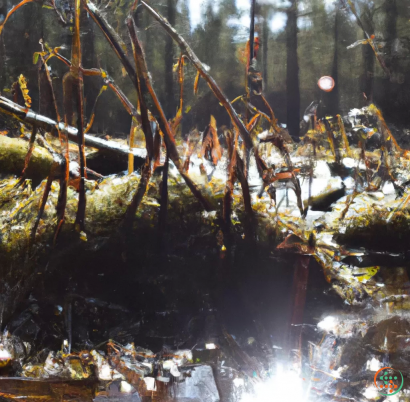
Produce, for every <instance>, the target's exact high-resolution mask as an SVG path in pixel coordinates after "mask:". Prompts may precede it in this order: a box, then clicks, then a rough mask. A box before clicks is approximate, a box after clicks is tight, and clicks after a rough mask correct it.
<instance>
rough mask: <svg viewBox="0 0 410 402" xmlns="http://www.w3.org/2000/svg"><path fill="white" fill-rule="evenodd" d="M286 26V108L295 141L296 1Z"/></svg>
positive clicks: (297, 112)
mask: <svg viewBox="0 0 410 402" xmlns="http://www.w3.org/2000/svg"><path fill="white" fill-rule="evenodd" d="M287 14H288V21H287V24H286V44H287V65H286V88H287V92H286V106H287V126H288V130H289V134H290V135H291V136H292V137H293V138H294V139H297V138H298V136H299V120H300V89H299V65H298V37H297V34H298V25H297V0H292V5H291V7H290V8H289V10H288V12H287Z"/></svg>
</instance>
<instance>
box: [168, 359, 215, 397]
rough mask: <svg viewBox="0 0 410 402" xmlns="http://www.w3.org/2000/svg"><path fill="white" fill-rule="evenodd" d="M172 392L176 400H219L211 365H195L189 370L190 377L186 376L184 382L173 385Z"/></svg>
mask: <svg viewBox="0 0 410 402" xmlns="http://www.w3.org/2000/svg"><path fill="white" fill-rule="evenodd" d="M172 392H173V393H174V395H173V397H174V398H176V400H177V401H178V402H219V401H220V397H219V392H218V389H217V387H216V383H215V378H214V374H213V371H212V367H211V366H199V367H195V368H194V369H193V370H192V372H191V377H187V378H186V380H185V382H183V383H180V384H177V385H175V387H174V389H173V391H172ZM172 392H171V393H172Z"/></svg>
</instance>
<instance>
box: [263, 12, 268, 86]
mask: <svg viewBox="0 0 410 402" xmlns="http://www.w3.org/2000/svg"><path fill="white" fill-rule="evenodd" d="M262 30H263V32H262V34H263V40H262V63H263V68H262V74H263V85H264V86H265V90H267V88H268V41H269V27H268V10H267V8H266V7H265V9H264V15H263V26H262Z"/></svg>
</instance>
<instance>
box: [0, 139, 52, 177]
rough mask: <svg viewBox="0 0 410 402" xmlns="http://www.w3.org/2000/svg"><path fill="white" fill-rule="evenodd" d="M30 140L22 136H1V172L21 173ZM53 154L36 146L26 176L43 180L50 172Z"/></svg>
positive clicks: (18, 174)
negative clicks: (25, 139)
mask: <svg viewBox="0 0 410 402" xmlns="http://www.w3.org/2000/svg"><path fill="white" fill-rule="evenodd" d="M28 145H29V144H28V142H27V141H24V140H23V139H20V138H9V137H6V136H3V135H1V136H0V172H1V173H6V174H15V175H17V176H20V175H21V172H22V170H23V168H24V162H25V158H26V154H27V149H28ZM53 163H54V159H53V156H52V155H51V154H50V153H49V152H48V151H47V150H46V149H45V148H42V147H39V146H35V147H34V149H33V153H32V155H31V159H30V163H29V165H28V167H27V170H26V172H25V176H26V177H27V178H30V179H32V180H34V181H37V180H42V179H44V178H45V177H47V176H48V175H49V173H50V169H51V166H52V165H53Z"/></svg>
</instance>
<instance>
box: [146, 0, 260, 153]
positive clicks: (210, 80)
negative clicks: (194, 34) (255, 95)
mask: <svg viewBox="0 0 410 402" xmlns="http://www.w3.org/2000/svg"><path fill="white" fill-rule="evenodd" d="M141 4H142V5H143V6H144V7H145V9H146V10H147V11H148V12H149V13H150V14H151V16H152V17H153V18H154V19H155V20H157V21H158V22H159V23H160V24H161V26H162V27H163V28H164V30H165V31H166V32H167V33H168V34H169V35H170V36H171V37H172V39H174V41H175V42H176V43H177V44H178V45H179V47H180V48H181V50H182V52H184V53H185V54H186V55H187V57H188V58H189V60H190V61H191V63H192V64H193V65H194V66H195V68H196V69H197V70H198V71H199V72H200V74H201V76H202V77H203V78H204V80H205V81H206V82H207V83H208V85H209V87H210V88H211V89H212V92H213V93H214V95H215V96H216V97H217V99H218V100H219V102H220V103H221V104H222V105H223V106H224V108H225V109H226V111H227V112H228V114H229V116H230V118H231V119H232V122H233V124H234V125H235V126H236V127H237V128H238V129H239V133H240V135H241V137H242V139H243V141H244V142H245V145H246V148H247V150H248V152H250V151H251V150H252V149H253V142H252V139H251V136H250V134H249V132H248V130H247V129H246V127H245V125H244V124H243V122H242V121H241V120H240V119H239V116H238V115H237V113H236V111H235V109H234V108H233V107H232V105H231V103H230V102H229V100H228V98H227V97H226V95H225V94H224V93H223V92H222V90H221V88H220V87H219V86H218V84H217V83H216V82H215V80H214V79H213V78H212V77H211V76H210V75H209V74H208V73H207V71H206V69H205V67H204V66H203V64H202V62H201V61H200V60H199V59H198V57H197V56H196V54H195V53H194V52H193V50H192V49H191V47H190V46H189V45H188V44H187V43H186V41H185V39H184V38H183V37H182V36H181V35H179V34H178V32H177V31H176V30H175V29H174V28H173V27H172V26H171V25H170V24H169V22H168V21H167V20H166V19H165V18H164V17H162V16H161V15H159V14H158V13H157V12H156V11H155V10H154V9H153V8H151V7H150V6H149V5H148V4H147V3H145V1H141Z"/></svg>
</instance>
